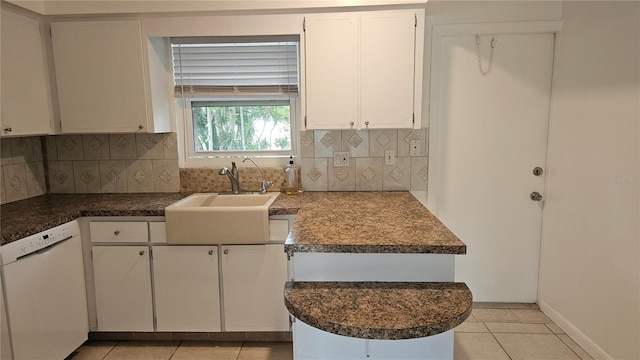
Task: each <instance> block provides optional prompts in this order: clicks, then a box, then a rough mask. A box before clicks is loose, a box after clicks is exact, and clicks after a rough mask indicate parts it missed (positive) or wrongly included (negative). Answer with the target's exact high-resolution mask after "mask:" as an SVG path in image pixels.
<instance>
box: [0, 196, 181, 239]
mask: <svg viewBox="0 0 640 360" xmlns="http://www.w3.org/2000/svg"><path fill="white" fill-rule="evenodd" d="M183 197H185V195H184V194H180V193H143V194H47V195H42V196H38V197H34V198H30V199H25V200H20V201H16V202H12V203H8V204H4V205H2V206H1V207H0V227H1V228H2V229H1V231H2V239H1V241H0V245H3V244H6V243H9V242H12V241H15V240H18V239H21V238H23V237H26V236H29V235H33V234H36V233H38V232H40V231H44V230H47V229H50V228H52V227H54V226H57V225H60V224H64V223H66V222H68V221H71V220H74V219H77V218H79V217H81V216H164V208H165V207H167V206H168V205H170V204H172V203H174V202H176V201H178V200H180V199H182V198H183Z"/></svg>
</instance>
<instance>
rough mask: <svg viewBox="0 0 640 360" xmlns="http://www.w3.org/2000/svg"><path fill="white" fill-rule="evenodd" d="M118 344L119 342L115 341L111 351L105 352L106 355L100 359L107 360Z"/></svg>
mask: <svg viewBox="0 0 640 360" xmlns="http://www.w3.org/2000/svg"><path fill="white" fill-rule="evenodd" d="M118 344H120V341H116V344H115V345H113V346H112V347H111V349H109V351H107V353H106V354H104V356H103V357H102V360H104V359H106V358H107V356H109V354H111V352H112V351H113V350H114V349H115V348H116V346H118Z"/></svg>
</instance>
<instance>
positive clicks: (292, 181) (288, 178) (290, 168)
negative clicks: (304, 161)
mask: <svg viewBox="0 0 640 360" xmlns="http://www.w3.org/2000/svg"><path fill="white" fill-rule="evenodd" d="M298 189H299V183H298V169H296V166H295V165H294V164H293V156H290V157H289V165H287V167H286V168H285V169H284V193H285V194H287V195H297V194H298Z"/></svg>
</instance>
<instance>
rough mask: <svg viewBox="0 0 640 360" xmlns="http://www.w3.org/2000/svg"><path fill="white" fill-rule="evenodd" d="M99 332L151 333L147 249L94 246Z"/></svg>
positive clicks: (151, 316) (149, 273)
mask: <svg viewBox="0 0 640 360" xmlns="http://www.w3.org/2000/svg"><path fill="white" fill-rule="evenodd" d="M91 253H92V257H93V276H94V282H95V288H96V310H97V317H98V330H99V331H153V306H152V301H151V268H150V261H149V247H148V246H93V247H92V249H91Z"/></svg>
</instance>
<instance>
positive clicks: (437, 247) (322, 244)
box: [272, 191, 467, 254]
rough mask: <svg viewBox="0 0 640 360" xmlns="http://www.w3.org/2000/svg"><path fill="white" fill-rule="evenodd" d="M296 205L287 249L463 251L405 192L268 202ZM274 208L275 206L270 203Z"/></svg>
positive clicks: (307, 196)
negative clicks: (295, 215) (296, 210)
mask: <svg viewBox="0 0 640 360" xmlns="http://www.w3.org/2000/svg"><path fill="white" fill-rule="evenodd" d="M276 206H279V207H283V208H288V207H294V208H298V212H297V217H296V221H295V223H294V226H293V229H292V231H291V233H290V234H289V238H288V239H287V241H286V243H285V250H286V251H287V252H288V253H295V252H332V253H432V254H465V253H466V251H467V248H466V245H465V244H464V243H463V242H462V241H460V239H458V237H456V236H455V235H454V234H453V233H452V232H451V231H450V230H449V229H448V228H447V227H446V226H445V225H444V224H442V222H440V220H438V219H437V218H436V217H435V216H434V215H433V214H432V213H431V212H430V211H429V210H427V209H426V208H425V207H424V205H422V203H420V202H419V201H418V200H417V199H416V198H415V197H414V196H413V195H411V193H409V192H402V191H400V192H305V193H303V194H301V195H294V196H286V195H285V196H280V197H279V198H278V201H276V203H275V204H274V206H272V208H274V207H276ZM274 211H277V210H275V209H274Z"/></svg>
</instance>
